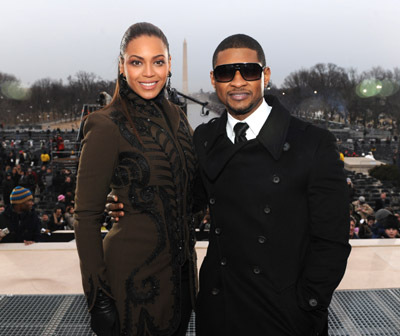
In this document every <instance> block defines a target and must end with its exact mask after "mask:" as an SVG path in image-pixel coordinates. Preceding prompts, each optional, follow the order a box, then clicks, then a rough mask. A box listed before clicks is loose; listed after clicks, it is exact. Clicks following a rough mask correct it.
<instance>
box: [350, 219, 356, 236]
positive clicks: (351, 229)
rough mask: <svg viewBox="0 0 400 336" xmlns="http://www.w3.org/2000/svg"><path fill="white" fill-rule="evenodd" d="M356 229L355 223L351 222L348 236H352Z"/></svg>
mask: <svg viewBox="0 0 400 336" xmlns="http://www.w3.org/2000/svg"><path fill="white" fill-rule="evenodd" d="M355 228H356V223H354V221H353V220H351V221H350V236H353V234H354V229H355Z"/></svg>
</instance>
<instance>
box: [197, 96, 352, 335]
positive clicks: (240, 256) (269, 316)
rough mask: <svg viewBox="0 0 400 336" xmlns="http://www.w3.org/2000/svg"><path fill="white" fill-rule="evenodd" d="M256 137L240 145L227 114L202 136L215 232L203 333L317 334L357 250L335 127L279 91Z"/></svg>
mask: <svg viewBox="0 0 400 336" xmlns="http://www.w3.org/2000/svg"><path fill="white" fill-rule="evenodd" d="M266 100H267V103H268V104H269V105H272V110H271V114H270V115H269V117H268V120H267V121H266V123H265V124H264V125H263V127H262V129H261V131H260V134H259V135H258V137H257V138H256V139H254V140H250V141H247V142H245V143H240V144H232V143H231V141H230V140H229V139H228V137H227V136H226V130H225V127H226V120H227V115H226V113H225V114H223V115H222V116H221V117H220V118H218V119H214V120H212V121H210V122H209V123H208V124H206V125H202V126H200V127H198V128H197V129H196V131H195V134H194V143H195V148H196V152H197V154H198V159H199V164H200V172H201V177H202V182H203V187H204V189H205V195H206V197H207V200H208V203H209V206H210V211H211V220H212V224H211V232H210V239H209V247H208V251H207V255H206V257H205V259H204V262H203V265H202V267H201V270H200V292H199V295H198V300H197V311H196V323H197V335H199V336H203V335H207V336H212V335H230V336H232V335H252V336H255V335H272V336H280V335H282V336H283V335H287V336H293V335H301V336H304V335H318V334H320V333H321V331H322V330H323V329H324V327H325V326H326V323H327V308H328V306H329V303H330V301H331V297H332V294H333V291H334V290H335V288H336V287H337V286H338V284H339V282H340V280H341V279H342V277H343V274H344V271H345V268H346V263H347V258H348V255H349V253H350V245H349V244H348V236H349V224H348V223H349V221H348V218H349V214H348V203H349V201H348V191H347V186H346V182H345V175H344V170H343V163H342V161H340V159H339V154H338V152H337V149H336V140H335V138H334V136H333V135H332V134H331V133H330V132H328V131H326V130H323V129H320V128H318V127H316V126H313V125H311V124H309V123H306V122H303V121H301V120H299V119H297V118H294V117H292V116H291V115H290V113H289V112H288V111H287V110H286V109H285V108H284V107H283V106H282V105H280V103H279V101H278V100H277V99H276V98H273V97H267V98H266Z"/></svg>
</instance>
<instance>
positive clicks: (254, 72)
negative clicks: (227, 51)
mask: <svg viewBox="0 0 400 336" xmlns="http://www.w3.org/2000/svg"><path fill="white" fill-rule="evenodd" d="M264 69H265V67H262V66H261V65H260V64H258V63H233V64H223V65H218V66H217V67H215V69H214V71H213V72H214V78H215V80H216V81H217V82H220V83H228V82H230V81H232V80H233V78H235V74H236V71H239V72H240V74H241V75H242V77H243V79H244V80H246V81H255V80H259V79H260V78H261V74H262V72H263V70H264Z"/></svg>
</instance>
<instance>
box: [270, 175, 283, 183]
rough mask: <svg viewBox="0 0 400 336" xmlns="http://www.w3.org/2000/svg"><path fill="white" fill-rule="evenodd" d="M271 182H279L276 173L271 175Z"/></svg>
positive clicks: (279, 179)
mask: <svg viewBox="0 0 400 336" xmlns="http://www.w3.org/2000/svg"><path fill="white" fill-rule="evenodd" d="M272 182H273V183H276V184H277V183H279V182H281V178H280V177H279V176H278V175H273V176H272Z"/></svg>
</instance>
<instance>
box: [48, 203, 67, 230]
mask: <svg viewBox="0 0 400 336" xmlns="http://www.w3.org/2000/svg"><path fill="white" fill-rule="evenodd" d="M49 226H50V227H49V228H50V230H51V231H56V230H65V229H66V224H65V219H64V216H63V213H62V209H61V208H60V207H56V208H55V209H54V211H53V213H52V215H51V217H50V224H49Z"/></svg>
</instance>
